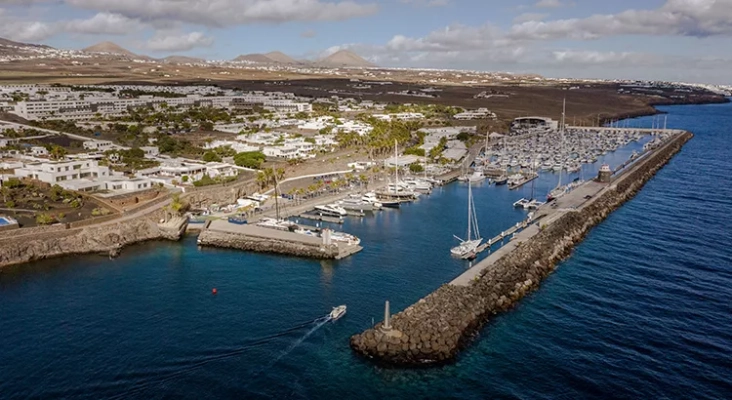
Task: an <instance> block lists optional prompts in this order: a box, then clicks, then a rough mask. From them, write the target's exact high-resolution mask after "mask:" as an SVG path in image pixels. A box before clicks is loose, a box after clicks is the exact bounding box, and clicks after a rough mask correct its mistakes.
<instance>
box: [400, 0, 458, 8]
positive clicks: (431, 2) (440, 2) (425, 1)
mask: <svg viewBox="0 0 732 400" xmlns="http://www.w3.org/2000/svg"><path fill="white" fill-rule="evenodd" d="M399 2H400V3H402V4H411V5H414V6H417V7H444V6H447V5H450V4H451V3H452V1H451V0H399Z"/></svg>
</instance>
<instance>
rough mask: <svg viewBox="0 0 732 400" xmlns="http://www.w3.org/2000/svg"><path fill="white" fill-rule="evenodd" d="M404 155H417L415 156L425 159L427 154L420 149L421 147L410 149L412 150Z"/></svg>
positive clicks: (407, 150)
mask: <svg viewBox="0 0 732 400" xmlns="http://www.w3.org/2000/svg"><path fill="white" fill-rule="evenodd" d="M404 154H405V155H408V154H411V155H415V156H420V157H424V156H425V154H426V153H425V151H424V149H420V148H419V147H410V148H408V149H406V150H404Z"/></svg>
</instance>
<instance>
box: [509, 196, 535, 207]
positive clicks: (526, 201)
mask: <svg viewBox="0 0 732 400" xmlns="http://www.w3.org/2000/svg"><path fill="white" fill-rule="evenodd" d="M530 202H531V200H529V199H527V198H522V199H521V200H517V201H516V202H514V203H513V206H514V207H516V208H526V206H528V205H529V203H530Z"/></svg>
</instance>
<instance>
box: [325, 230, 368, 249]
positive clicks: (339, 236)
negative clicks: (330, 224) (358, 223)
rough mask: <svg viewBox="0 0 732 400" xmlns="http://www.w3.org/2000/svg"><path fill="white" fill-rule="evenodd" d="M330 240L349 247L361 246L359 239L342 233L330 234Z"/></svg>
mask: <svg viewBox="0 0 732 400" xmlns="http://www.w3.org/2000/svg"><path fill="white" fill-rule="evenodd" d="M330 238H331V239H332V240H333V241H334V242H341V243H346V244H348V245H351V246H358V245H359V244H361V239H359V238H357V237H355V236H353V235H351V234H348V233H344V232H331V234H330Z"/></svg>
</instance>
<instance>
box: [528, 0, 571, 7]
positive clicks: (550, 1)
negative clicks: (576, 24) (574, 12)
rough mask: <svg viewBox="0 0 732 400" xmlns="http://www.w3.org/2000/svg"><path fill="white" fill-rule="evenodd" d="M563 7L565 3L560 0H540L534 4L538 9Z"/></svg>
mask: <svg viewBox="0 0 732 400" xmlns="http://www.w3.org/2000/svg"><path fill="white" fill-rule="evenodd" d="M562 6H564V3H562V2H561V1H559V0H539V1H538V2H536V4H534V7H537V8H559V7H562Z"/></svg>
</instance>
